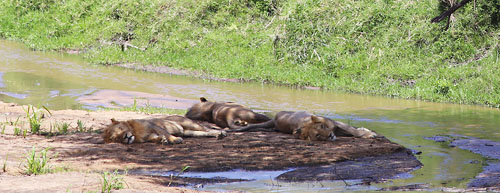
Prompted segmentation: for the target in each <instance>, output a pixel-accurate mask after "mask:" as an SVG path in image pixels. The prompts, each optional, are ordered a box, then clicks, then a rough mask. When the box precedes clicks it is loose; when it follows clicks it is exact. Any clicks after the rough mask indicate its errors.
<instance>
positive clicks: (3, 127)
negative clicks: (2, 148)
mask: <svg viewBox="0 0 500 193" xmlns="http://www.w3.org/2000/svg"><path fill="white" fill-rule="evenodd" d="M5 127H6V125H4V124H2V132H1V133H2V135H3V134H5Z"/></svg>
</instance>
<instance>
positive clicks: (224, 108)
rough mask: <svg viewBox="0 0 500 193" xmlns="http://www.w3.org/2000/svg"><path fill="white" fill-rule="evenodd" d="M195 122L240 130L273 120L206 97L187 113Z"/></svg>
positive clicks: (244, 108)
mask: <svg viewBox="0 0 500 193" xmlns="http://www.w3.org/2000/svg"><path fill="white" fill-rule="evenodd" d="M186 117H187V118H190V119H193V120H201V121H208V122H211V123H215V124H216V125H217V126H219V127H221V128H226V127H227V128H230V129H239V128H241V127H243V126H246V125H247V124H255V123H262V122H266V121H269V120H271V119H270V118H269V117H267V116H265V115H263V114H259V113H255V112H253V111H252V110H251V109H249V108H247V107H245V106H243V105H240V104H237V103H232V102H212V101H208V100H207V99H205V98H204V97H201V98H200V103H197V104H194V105H193V106H192V107H191V108H190V109H189V110H188V112H187V113H186Z"/></svg>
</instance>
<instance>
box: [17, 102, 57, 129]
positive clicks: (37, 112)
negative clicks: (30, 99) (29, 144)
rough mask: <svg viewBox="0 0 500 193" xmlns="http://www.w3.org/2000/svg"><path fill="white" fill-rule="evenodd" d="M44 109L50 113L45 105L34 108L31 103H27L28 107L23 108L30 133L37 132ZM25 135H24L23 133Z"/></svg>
mask: <svg viewBox="0 0 500 193" xmlns="http://www.w3.org/2000/svg"><path fill="white" fill-rule="evenodd" d="M44 110H45V111H46V112H47V113H49V114H52V113H51V112H50V111H49V109H47V107H45V106H42V108H36V109H35V107H34V106H33V105H28V109H27V110H24V111H25V112H26V119H27V120H28V122H29V124H30V129H31V133H39V132H40V126H41V123H42V119H43V118H44V116H45V115H44ZM24 136H26V135H24Z"/></svg>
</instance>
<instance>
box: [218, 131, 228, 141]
mask: <svg viewBox="0 0 500 193" xmlns="http://www.w3.org/2000/svg"><path fill="white" fill-rule="evenodd" d="M224 137H227V133H226V132H225V131H221V132H219V134H218V135H217V139H224Z"/></svg>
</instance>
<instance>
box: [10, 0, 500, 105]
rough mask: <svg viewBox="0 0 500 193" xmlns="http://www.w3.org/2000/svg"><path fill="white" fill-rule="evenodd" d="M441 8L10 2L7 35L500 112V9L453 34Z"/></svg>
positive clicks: (106, 60)
mask: <svg viewBox="0 0 500 193" xmlns="http://www.w3.org/2000/svg"><path fill="white" fill-rule="evenodd" d="M443 2H444V1H441V0H430V1H386V0H375V1H370V0H346V1H329V0H308V1H298V0H272V1H267V0H235V1H222V0H204V1H194V0H185V1H180V2H179V1H162V0H151V1H130V0H111V1H102V0H89V1H77V0H68V1H51V0H43V1H37V2H36V3H34V2H31V1H21V0H11V1H2V2H0V12H2V13H3V14H1V15H0V20H1V21H4V22H1V23H0V37H3V38H7V39H13V40H19V41H23V42H25V43H26V44H27V45H28V46H30V47H32V48H34V49H41V50H66V49H76V50H80V51H82V54H83V56H84V57H86V58H87V59H88V61H90V62H92V63H99V64H115V63H137V64H151V65H166V66H171V67H175V68H183V69H189V70H196V71H199V72H203V73H207V74H210V75H213V76H217V77H221V78H237V79H245V80H254V81H259V82H270V83H277V84H287V85H292V86H316V87H321V88H325V89H332V90H336V91H342V92H354V93H365V94H377V95H385V96H390V97H401V98H414V99H422V100H432V101H439V102H456V103H467V104H482V105H489V106H494V107H500V91H499V90H500V89H498V88H499V87H500V80H499V79H498V78H497V77H499V76H500V71H498V70H497V64H498V58H499V53H500V51H499V50H500V46H499V44H498V43H499V41H500V40H499V36H500V29H499V28H498V27H499V21H500V19H499V16H498V15H499V14H498V13H499V11H498V10H499V9H498V7H499V6H500V2H499V1H475V4H474V5H473V4H471V5H467V6H465V7H464V8H461V9H459V10H458V11H457V12H456V13H455V14H454V18H455V19H454V20H452V24H451V25H450V28H449V29H448V30H447V31H443V29H444V27H445V26H446V22H442V23H438V24H431V23H430V19H431V18H432V17H434V16H437V15H439V14H440V13H441V12H442V11H444V10H446V9H447V8H448V7H449V5H447V4H445V3H443ZM127 45H133V46H127ZM125 47H127V48H128V49H125ZM134 47H136V48H139V49H136V48H134ZM144 48H145V49H144Z"/></svg>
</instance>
